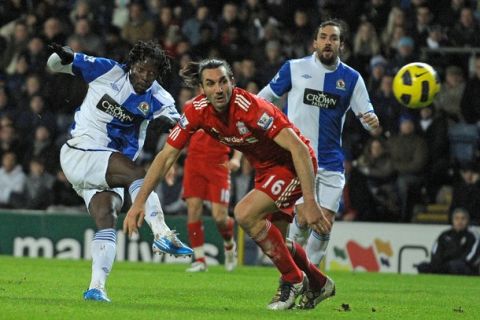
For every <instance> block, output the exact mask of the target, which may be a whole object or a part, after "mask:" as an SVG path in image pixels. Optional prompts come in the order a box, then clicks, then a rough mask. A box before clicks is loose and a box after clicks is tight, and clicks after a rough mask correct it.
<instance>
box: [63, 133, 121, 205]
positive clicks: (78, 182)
mask: <svg viewBox="0 0 480 320" xmlns="http://www.w3.org/2000/svg"><path fill="white" fill-rule="evenodd" d="M112 153H113V151H110V150H87V149H82V148H78V147H74V146H71V145H70V146H69V145H68V142H67V143H65V144H64V145H63V146H62V149H61V150H60V165H61V166H62V170H63V172H64V173H65V176H66V177H67V179H68V181H69V182H70V183H71V184H72V186H73V189H74V190H75V191H76V192H77V193H78V195H79V196H80V197H82V198H83V200H84V201H85V205H86V206H87V209H88V206H89V205H90V201H91V200H92V197H93V196H94V195H95V194H96V193H97V192H102V191H113V192H115V193H116V194H118V195H119V196H120V198H121V199H122V204H123V198H124V190H123V188H113V189H112V188H110V187H109V186H108V184H107V180H106V178H105V177H106V175H107V167H108V160H109V159H110V155H111V154H112Z"/></svg>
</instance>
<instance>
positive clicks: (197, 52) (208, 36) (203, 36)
mask: <svg viewBox="0 0 480 320" xmlns="http://www.w3.org/2000/svg"><path fill="white" fill-rule="evenodd" d="M216 47H217V42H216V41H215V31H214V29H213V27H212V26H211V25H209V24H202V25H201V26H200V40H199V42H198V43H197V45H195V46H194V47H193V48H192V54H193V55H194V57H195V59H200V58H201V57H202V56H203V55H205V53H206V52H210V50H212V49H213V48H216Z"/></svg>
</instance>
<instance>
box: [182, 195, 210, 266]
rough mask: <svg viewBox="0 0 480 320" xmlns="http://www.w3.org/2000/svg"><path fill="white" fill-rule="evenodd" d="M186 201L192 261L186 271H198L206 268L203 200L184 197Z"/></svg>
mask: <svg viewBox="0 0 480 320" xmlns="http://www.w3.org/2000/svg"><path fill="white" fill-rule="evenodd" d="M185 201H186V202H187V215H188V216H187V230H188V241H189V243H190V246H191V247H192V249H193V254H194V261H193V263H192V266H191V267H190V268H188V269H187V270H186V271H187V272H199V271H206V270H207V263H206V260H205V250H204V248H203V245H204V244H205V233H204V229H203V223H202V211H203V200H202V199H200V198H197V197H189V198H186V199H185Z"/></svg>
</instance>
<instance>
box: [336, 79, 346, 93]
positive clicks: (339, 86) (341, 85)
mask: <svg viewBox="0 0 480 320" xmlns="http://www.w3.org/2000/svg"><path fill="white" fill-rule="evenodd" d="M336 88H337V89H339V90H343V91H345V81H343V79H338V80H337V85H336Z"/></svg>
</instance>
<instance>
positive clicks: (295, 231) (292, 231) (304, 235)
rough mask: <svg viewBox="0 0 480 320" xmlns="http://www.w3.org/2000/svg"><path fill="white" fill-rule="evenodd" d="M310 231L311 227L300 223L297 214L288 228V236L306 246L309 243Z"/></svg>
mask: <svg viewBox="0 0 480 320" xmlns="http://www.w3.org/2000/svg"><path fill="white" fill-rule="evenodd" d="M309 233H310V229H309V228H308V227H307V226H304V227H302V226H299V225H298V222H297V216H295V217H294V218H293V222H292V223H290V227H289V229H288V238H289V239H291V240H293V241H295V242H296V243H298V244H299V245H301V246H302V247H304V246H305V244H306V243H307V239H308V235H309Z"/></svg>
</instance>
